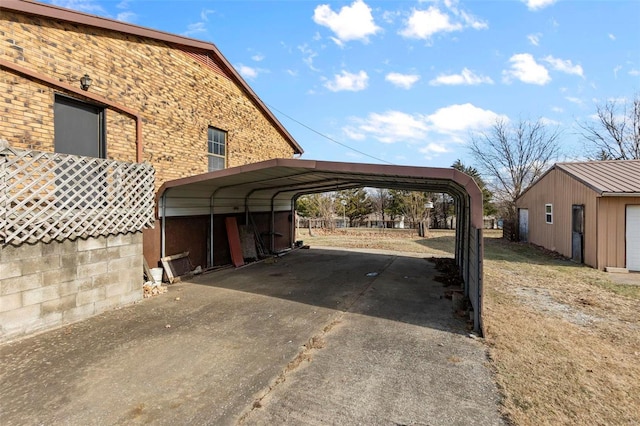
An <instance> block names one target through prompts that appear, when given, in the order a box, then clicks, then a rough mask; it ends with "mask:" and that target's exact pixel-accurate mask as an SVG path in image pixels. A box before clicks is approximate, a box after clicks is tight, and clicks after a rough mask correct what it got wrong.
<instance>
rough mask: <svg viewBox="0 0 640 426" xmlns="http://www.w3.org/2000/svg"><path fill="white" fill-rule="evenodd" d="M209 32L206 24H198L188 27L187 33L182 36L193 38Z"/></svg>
mask: <svg viewBox="0 0 640 426" xmlns="http://www.w3.org/2000/svg"><path fill="white" fill-rule="evenodd" d="M206 32H207V27H206V24H205V23H204V22H196V23H194V24H189V25H187V31H185V32H183V33H182V35H185V36H187V37H192V36H194V35H197V34H203V33H206Z"/></svg>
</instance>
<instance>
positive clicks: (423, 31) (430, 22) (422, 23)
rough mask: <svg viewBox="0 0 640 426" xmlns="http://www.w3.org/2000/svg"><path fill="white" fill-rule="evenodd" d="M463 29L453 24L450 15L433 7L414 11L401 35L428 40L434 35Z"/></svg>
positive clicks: (457, 23) (460, 25)
mask: <svg viewBox="0 0 640 426" xmlns="http://www.w3.org/2000/svg"><path fill="white" fill-rule="evenodd" d="M462 28H463V26H462V24H461V23H459V22H456V23H454V22H451V19H450V18H449V15H447V14H446V13H443V12H441V11H440V9H438V8H437V7H436V6H431V7H429V9H427V10H414V11H413V13H412V14H411V16H410V17H409V19H408V20H407V23H406V27H405V28H404V29H403V30H402V31H400V35H401V36H403V37H407V38H417V39H424V40H427V39H429V38H431V36H432V35H434V34H437V33H440V32H452V31H460V30H462Z"/></svg>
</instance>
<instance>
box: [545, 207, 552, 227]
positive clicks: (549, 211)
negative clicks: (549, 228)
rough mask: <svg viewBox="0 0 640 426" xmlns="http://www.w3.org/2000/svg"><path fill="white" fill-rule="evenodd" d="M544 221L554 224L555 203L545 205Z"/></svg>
mask: <svg viewBox="0 0 640 426" xmlns="http://www.w3.org/2000/svg"><path fill="white" fill-rule="evenodd" d="M544 221H545V222H546V223H548V224H550V225H553V204H545V205H544Z"/></svg>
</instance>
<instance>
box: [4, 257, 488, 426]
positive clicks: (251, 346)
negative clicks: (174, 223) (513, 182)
mask: <svg viewBox="0 0 640 426" xmlns="http://www.w3.org/2000/svg"><path fill="white" fill-rule="evenodd" d="M369 272H377V273H378V275H377V276H367V273H369ZM434 275H435V270H434V269H433V264H432V263H430V262H427V261H426V260H424V259H422V258H411V257H402V256H393V255H372V254H363V253H357V252H348V251H335V250H316V249H313V250H308V251H307V250H297V251H295V252H292V253H291V254H289V255H287V256H285V257H283V258H280V259H278V261H277V263H271V264H270V263H266V262H263V263H260V264H255V265H251V266H249V267H246V268H242V269H237V270H232V269H229V270H223V271H218V272H216V273H212V274H208V275H204V276H200V277H198V278H196V279H194V280H193V281H192V282H184V283H179V284H174V285H171V286H169V292H168V293H167V294H165V295H162V296H159V297H155V298H153V299H148V300H145V301H144V302H142V303H139V304H136V305H133V306H129V307H126V308H123V309H119V310H114V311H110V312H106V313H104V314H101V315H99V316H96V317H94V318H91V319H88V320H86V321H82V322H79V323H76V324H73V325H69V326H66V327H64V328H60V329H57V330H54V331H50V332H47V333H43V334H40V335H37V336H33V337H31V338H27V339H23V340H20V341H16V342H11V343H6V344H3V345H2V346H0V378H1V381H2V387H1V388H0V410H1V411H0V423H2V424H3V425H13V424H82V425H92V424H93V425H98V424H100V425H104V424H143V423H144V424H149V423H152V424H214V425H227V424H229V425H231V424H239V423H243V424H265V425H267V424H287V423H288V424H311V425H313V424H317V425H321V424H431V425H438V424H442V425H444V424H446V425H450V424H470V423H473V424H487V425H489V424H491V425H493V424H499V423H501V419H500V417H499V415H498V408H497V407H498V394H497V391H496V388H495V385H494V383H493V382H492V379H491V375H490V373H489V372H488V370H487V369H486V367H485V361H486V350H485V348H484V347H483V345H482V344H481V343H480V342H479V341H476V340H473V339H469V338H468V337H466V335H465V334H464V331H465V324H464V323H463V322H461V321H459V320H457V319H455V318H454V317H453V315H452V312H451V308H450V301H448V300H446V299H443V298H441V295H442V293H443V287H442V285H441V284H439V283H435V282H433V281H432V278H433V276H434Z"/></svg>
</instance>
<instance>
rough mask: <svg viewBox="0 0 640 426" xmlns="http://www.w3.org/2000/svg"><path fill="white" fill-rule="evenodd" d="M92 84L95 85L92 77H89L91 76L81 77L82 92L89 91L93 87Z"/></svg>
mask: <svg viewBox="0 0 640 426" xmlns="http://www.w3.org/2000/svg"><path fill="white" fill-rule="evenodd" d="M91 83H93V80H92V79H91V77H89V74H85V75H83V76H82V77H80V88H81V89H82V90H89V87H91Z"/></svg>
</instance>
